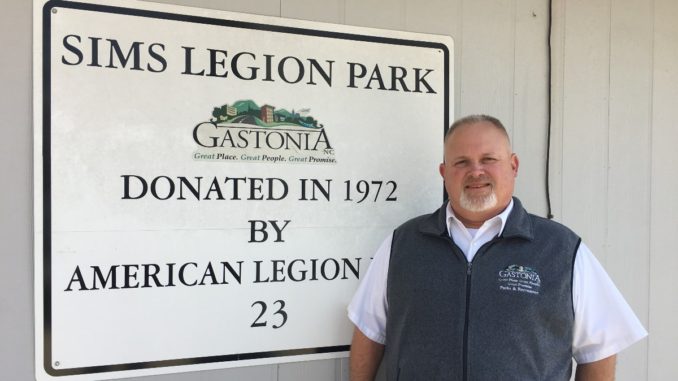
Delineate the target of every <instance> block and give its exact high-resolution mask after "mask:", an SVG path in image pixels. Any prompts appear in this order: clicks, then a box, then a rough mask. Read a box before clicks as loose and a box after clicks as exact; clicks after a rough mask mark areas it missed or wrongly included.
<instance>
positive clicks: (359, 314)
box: [348, 233, 393, 344]
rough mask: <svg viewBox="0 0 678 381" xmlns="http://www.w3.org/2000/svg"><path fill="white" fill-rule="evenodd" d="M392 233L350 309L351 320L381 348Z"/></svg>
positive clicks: (378, 251)
mask: <svg viewBox="0 0 678 381" xmlns="http://www.w3.org/2000/svg"><path fill="white" fill-rule="evenodd" d="M392 239H393V233H391V234H390V235H389V236H388V237H386V239H385V240H384V242H383V243H382V244H381V246H380V247H379V249H377V252H376V253H375V254H374V258H373V259H372V263H371V264H370V267H369V268H368V269H367V272H366V273H365V277H364V278H363V280H362V282H361V283H360V286H359V287H358V290H357V291H356V293H355V295H354V296H353V299H352V300H351V303H350V304H349V305H348V318H349V319H350V320H351V321H352V322H353V324H355V326H356V327H357V328H358V329H359V330H360V332H362V333H363V334H364V335H365V336H367V337H368V338H369V339H370V340H372V341H375V342H377V343H380V344H384V343H385V341H386V314H387V312H388V305H387V301H386V281H387V278H388V264H389V260H390V259H391V241H392Z"/></svg>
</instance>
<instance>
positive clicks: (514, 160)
mask: <svg viewBox="0 0 678 381" xmlns="http://www.w3.org/2000/svg"><path fill="white" fill-rule="evenodd" d="M519 166H520V160H518V155H516V154H515V153H512V154H511V169H513V177H516V176H518V167H519Z"/></svg>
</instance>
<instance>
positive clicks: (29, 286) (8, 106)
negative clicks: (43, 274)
mask: <svg viewBox="0 0 678 381" xmlns="http://www.w3.org/2000/svg"><path fill="white" fill-rule="evenodd" d="M31 11H32V6H31V3H30V2H28V1H12V2H9V4H6V3H3V11H2V13H0V46H2V49H3V52H2V54H0V115H2V122H0V131H1V133H2V138H1V139H0V178H1V179H2V184H3V185H4V188H5V190H4V191H3V192H2V196H0V242H2V249H0V290H2V292H0V369H1V370H0V374H1V376H0V378H2V379H7V380H30V379H32V378H33V231H32V225H33V207H32V205H33V193H32V192H33V188H32V184H33V180H32V177H31V173H32V170H31V168H32V166H33V159H32V157H33V148H32V145H33V128H32V118H31V114H32V107H31V103H32V89H31V71H32V61H31V60H32V57H31V44H32V35H33V33H32V28H33V25H32V22H31V18H32V14H31Z"/></svg>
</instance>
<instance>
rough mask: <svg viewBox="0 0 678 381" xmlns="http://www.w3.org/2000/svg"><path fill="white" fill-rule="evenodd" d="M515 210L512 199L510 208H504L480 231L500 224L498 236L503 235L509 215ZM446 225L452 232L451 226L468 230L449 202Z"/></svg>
mask: <svg viewBox="0 0 678 381" xmlns="http://www.w3.org/2000/svg"><path fill="white" fill-rule="evenodd" d="M512 210H513V198H511V201H510V202H509V204H508V206H507V207H506V208H504V210H503V211H502V212H501V213H499V214H497V215H496V216H494V217H492V218H490V219H489V220H486V221H485V222H484V223H483V224H482V225H481V226H480V230H482V229H486V228H487V227H489V226H490V225H493V224H497V223H499V224H500V226H499V231H498V232H497V235H501V233H502V232H503V231H504V227H506V220H508V217H509V214H511V211H512ZM445 216H446V218H445V223H446V224H447V231H448V232H451V231H452V226H451V224H457V226H461V227H463V228H464V230H466V229H467V228H466V227H465V226H464V224H463V223H462V222H461V221H460V220H459V219H458V218H457V216H455V215H454V211H453V210H452V203H451V202H448V203H447V207H446V208H445Z"/></svg>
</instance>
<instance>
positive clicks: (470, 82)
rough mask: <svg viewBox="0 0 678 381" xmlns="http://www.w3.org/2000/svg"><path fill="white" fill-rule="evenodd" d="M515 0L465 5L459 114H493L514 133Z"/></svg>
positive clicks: (475, 1) (474, 0)
mask: <svg viewBox="0 0 678 381" xmlns="http://www.w3.org/2000/svg"><path fill="white" fill-rule="evenodd" d="M515 4H516V1H515V0H511V1H506V0H465V1H464V3H463V5H462V28H463V31H462V37H461V41H458V43H459V44H460V45H461V51H462V53H461V65H460V67H459V70H460V71H461V81H460V83H458V84H457V86H460V87H461V99H460V106H459V107H460V110H459V113H458V114H459V115H460V116H464V115H468V114H490V115H493V116H495V117H497V118H499V119H500V120H501V121H502V122H504V124H505V125H506V128H507V129H508V130H509V134H511V132H512V131H513V86H514V75H513V73H514V69H515V66H514V65H515V61H514V53H515V49H514V38H515Z"/></svg>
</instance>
